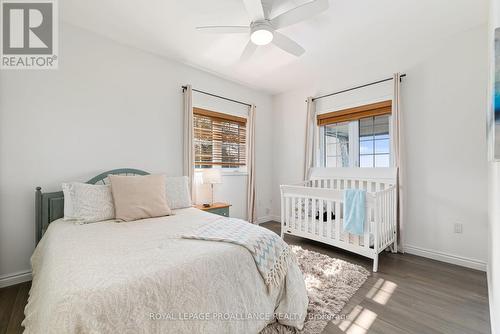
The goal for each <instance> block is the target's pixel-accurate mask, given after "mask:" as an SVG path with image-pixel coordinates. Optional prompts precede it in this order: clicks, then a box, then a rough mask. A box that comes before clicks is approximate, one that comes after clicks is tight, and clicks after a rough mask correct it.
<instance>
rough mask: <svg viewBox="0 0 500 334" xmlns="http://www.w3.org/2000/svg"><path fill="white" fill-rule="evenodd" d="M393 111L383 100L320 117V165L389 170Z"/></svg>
mask: <svg viewBox="0 0 500 334" xmlns="http://www.w3.org/2000/svg"><path fill="white" fill-rule="evenodd" d="M391 109H392V102H391V101H384V102H378V103H373V104H369V105H364V106H360V107H356V108H351V109H345V110H341V111H335V112H331V113H327V114H322V115H319V116H318V125H319V127H320V138H321V140H320V157H321V165H322V166H325V167H389V166H390V165H391V153H390V147H391V142H390V140H391V139H390V119H391V115H390V114H391Z"/></svg>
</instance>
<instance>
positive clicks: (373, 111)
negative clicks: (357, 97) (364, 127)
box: [317, 100, 392, 126]
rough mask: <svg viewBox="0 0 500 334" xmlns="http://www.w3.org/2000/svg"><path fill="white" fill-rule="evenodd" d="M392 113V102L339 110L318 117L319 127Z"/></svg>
mask: <svg viewBox="0 0 500 334" xmlns="http://www.w3.org/2000/svg"><path fill="white" fill-rule="evenodd" d="M391 112H392V101H391V100H387V101H382V102H377V103H371V104H366V105H363V106H359V107H354V108H349V109H344V110H338V111H333V112H329V113H326V114H321V115H318V116H317V119H318V126H322V125H327V124H334V123H340V122H348V121H357V120H360V119H361V118H366V117H373V116H380V115H387V114H390V113H391Z"/></svg>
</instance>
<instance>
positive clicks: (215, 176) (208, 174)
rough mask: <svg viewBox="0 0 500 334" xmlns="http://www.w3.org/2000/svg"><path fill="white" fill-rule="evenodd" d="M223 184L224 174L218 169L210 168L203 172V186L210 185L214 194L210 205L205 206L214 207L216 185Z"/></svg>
mask: <svg viewBox="0 0 500 334" xmlns="http://www.w3.org/2000/svg"><path fill="white" fill-rule="evenodd" d="M221 183H222V174H221V172H220V169H218V168H210V169H207V170H204V171H203V184H209V185H210V188H211V192H212V198H211V202H210V204H209V205H207V204H203V206H205V207H208V206H212V205H214V184H221Z"/></svg>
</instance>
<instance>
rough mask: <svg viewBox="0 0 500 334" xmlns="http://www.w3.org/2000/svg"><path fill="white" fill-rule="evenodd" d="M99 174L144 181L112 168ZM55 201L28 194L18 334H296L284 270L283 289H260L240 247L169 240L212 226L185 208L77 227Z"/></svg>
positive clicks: (294, 273) (289, 278)
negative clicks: (26, 290) (32, 238)
mask: <svg viewBox="0 0 500 334" xmlns="http://www.w3.org/2000/svg"><path fill="white" fill-rule="evenodd" d="M108 174H140V175H144V174H147V173H146V172H143V171H137V170H129V169H121V170H114V171H110V172H106V173H103V174H101V175H99V176H98V177H96V178H94V179H92V180H91V181H89V182H90V183H105V182H106V176H107V175H108ZM61 196H62V193H47V194H44V193H42V192H41V189H39V188H38V189H37V194H36V208H37V212H36V213H37V214H36V223H37V224H36V226H37V235H39V236H40V238H41V240H40V242H39V244H38V245H37V247H36V249H35V252H34V254H33V256H32V259H31V261H32V268H33V283H32V287H31V291H30V296H29V300H28V304H27V306H26V309H25V316H26V318H25V320H24V322H23V326H24V327H25V333H28V334H29V333H259V332H260V331H261V330H263V329H264V328H265V327H266V326H267V325H268V324H269V323H272V322H273V321H274V320H273V319H274V314H279V315H280V317H281V318H280V320H279V323H280V324H283V325H288V326H292V327H296V328H301V326H302V324H303V321H304V318H305V316H306V309H307V295H306V291H305V286H304V279H303V277H302V273H301V272H300V270H299V268H298V266H297V265H296V264H295V263H292V264H290V266H289V268H288V272H287V275H286V277H285V281H284V282H283V283H282V284H281V285H280V286H279V287H277V286H271V287H270V286H266V285H265V283H264V281H263V280H262V277H261V276H260V275H259V274H258V272H257V269H256V265H255V262H254V259H253V258H252V256H251V255H250V253H249V251H248V250H247V249H245V248H243V247H241V246H238V245H234V244H229V243H223V242H210V241H208V242H207V241H199V240H187V239H182V238H180V237H179V236H180V235H181V234H183V233H186V232H189V231H191V230H193V229H196V228H197V227H199V226H201V225H203V224H206V223H207V222H210V221H212V220H214V219H226V218H221V217H220V216H216V215H213V214H210V213H207V212H203V211H201V210H198V209H195V208H186V209H181V210H176V211H175V215H173V216H167V217H160V218H151V219H144V220H141V221H133V222H122V223H116V222H113V221H104V222H98V223H92V224H84V225H79V224H75V223H73V222H68V221H64V220H62V219H60V218H61V217H62V215H63V213H62V208H63V207H64V205H63V201H64V199H63V198H61Z"/></svg>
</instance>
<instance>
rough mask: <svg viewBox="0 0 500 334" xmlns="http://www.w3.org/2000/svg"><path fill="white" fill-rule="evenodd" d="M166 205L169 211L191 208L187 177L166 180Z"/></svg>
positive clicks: (174, 177)
mask: <svg viewBox="0 0 500 334" xmlns="http://www.w3.org/2000/svg"><path fill="white" fill-rule="evenodd" d="M166 188H167V203H168V206H169V207H170V209H173V210H175V209H182V208H189V207H191V206H192V202H191V195H190V193H189V180H188V177H187V176H173V177H167V178H166Z"/></svg>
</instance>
